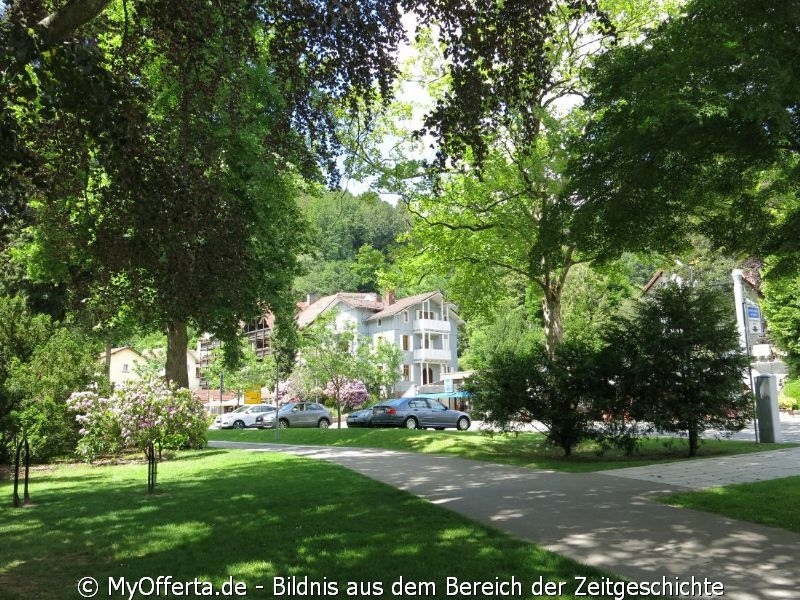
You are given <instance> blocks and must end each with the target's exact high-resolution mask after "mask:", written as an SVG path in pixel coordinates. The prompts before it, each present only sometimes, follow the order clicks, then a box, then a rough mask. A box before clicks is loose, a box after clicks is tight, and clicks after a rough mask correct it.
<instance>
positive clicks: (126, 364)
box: [122, 363, 131, 373]
mask: <svg viewBox="0 0 800 600" xmlns="http://www.w3.org/2000/svg"><path fill="white" fill-rule="evenodd" d="M122 372H123V373H130V372H131V369H130V367H129V366H128V363H124V364H123V365H122Z"/></svg>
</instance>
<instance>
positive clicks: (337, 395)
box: [323, 379, 369, 425]
mask: <svg viewBox="0 0 800 600" xmlns="http://www.w3.org/2000/svg"><path fill="white" fill-rule="evenodd" d="M323 393H324V394H325V396H327V397H328V398H330V399H332V400H333V401H334V402H336V405H337V406H341V407H343V408H345V409H349V410H354V409H356V408H360V407H361V406H362V405H363V404H364V403H365V402H366V401H367V400H369V392H368V391H367V386H366V385H364V382H363V381H359V380H357V379H356V380H346V381H344V382H341V383H340V382H338V381H336V380H331V381H329V382H328V385H327V386H325V390H324V392H323ZM339 425H341V415H340V417H339Z"/></svg>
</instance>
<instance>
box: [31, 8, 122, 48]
mask: <svg viewBox="0 0 800 600" xmlns="http://www.w3.org/2000/svg"><path fill="white" fill-rule="evenodd" d="M110 2H111V0H71V1H70V2H67V4H65V5H64V6H62V7H61V8H59V9H57V10H55V11H53V12H52V13H50V14H49V15H47V16H46V17H45V18H44V19H42V20H41V21H39V23H38V24H37V26H36V32H37V33H38V34H39V38H40V46H39V51H42V50H46V49H48V48H52V47H53V46H55V45H56V44H59V43H61V42H63V41H64V40H66V39H67V38H68V37H69V36H70V35H72V34H73V33H74V32H75V30H76V29H78V28H79V27H80V26H81V25H85V24H86V23H88V22H89V21H91V20H92V19H94V18H95V17H96V16H97V15H99V14H100V13H101V12H103V9H104V8H105V7H106V6H108V4H109V3H110Z"/></svg>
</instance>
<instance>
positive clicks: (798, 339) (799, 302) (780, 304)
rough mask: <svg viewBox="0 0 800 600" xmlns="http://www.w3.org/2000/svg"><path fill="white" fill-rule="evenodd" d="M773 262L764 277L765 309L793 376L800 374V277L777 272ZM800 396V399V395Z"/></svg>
mask: <svg viewBox="0 0 800 600" xmlns="http://www.w3.org/2000/svg"><path fill="white" fill-rule="evenodd" d="M774 264H775V261H774V260H773V261H769V262H768V265H767V269H766V272H765V273H764V276H763V279H762V281H763V287H762V291H763V293H764V300H763V302H762V303H761V307H762V309H763V310H764V317H765V318H766V320H767V323H768V325H769V335H770V338H771V339H772V340H774V342H775V345H776V346H778V348H780V349H781V350H783V352H784V353H785V360H786V362H787V364H788V365H789V368H790V369H791V372H792V375H794V376H797V375H798V374H800V277H798V276H797V275H796V274H784V273H781V272H780V270H775V269H774V266H773V265H774ZM798 397H800V396H798Z"/></svg>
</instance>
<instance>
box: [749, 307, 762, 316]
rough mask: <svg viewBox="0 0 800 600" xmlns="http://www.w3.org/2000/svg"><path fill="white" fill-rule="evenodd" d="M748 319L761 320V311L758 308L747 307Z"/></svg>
mask: <svg viewBox="0 0 800 600" xmlns="http://www.w3.org/2000/svg"><path fill="white" fill-rule="evenodd" d="M747 318H748V319H760V318H761V311H760V310H759V308H758V307H757V306H748V307H747Z"/></svg>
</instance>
